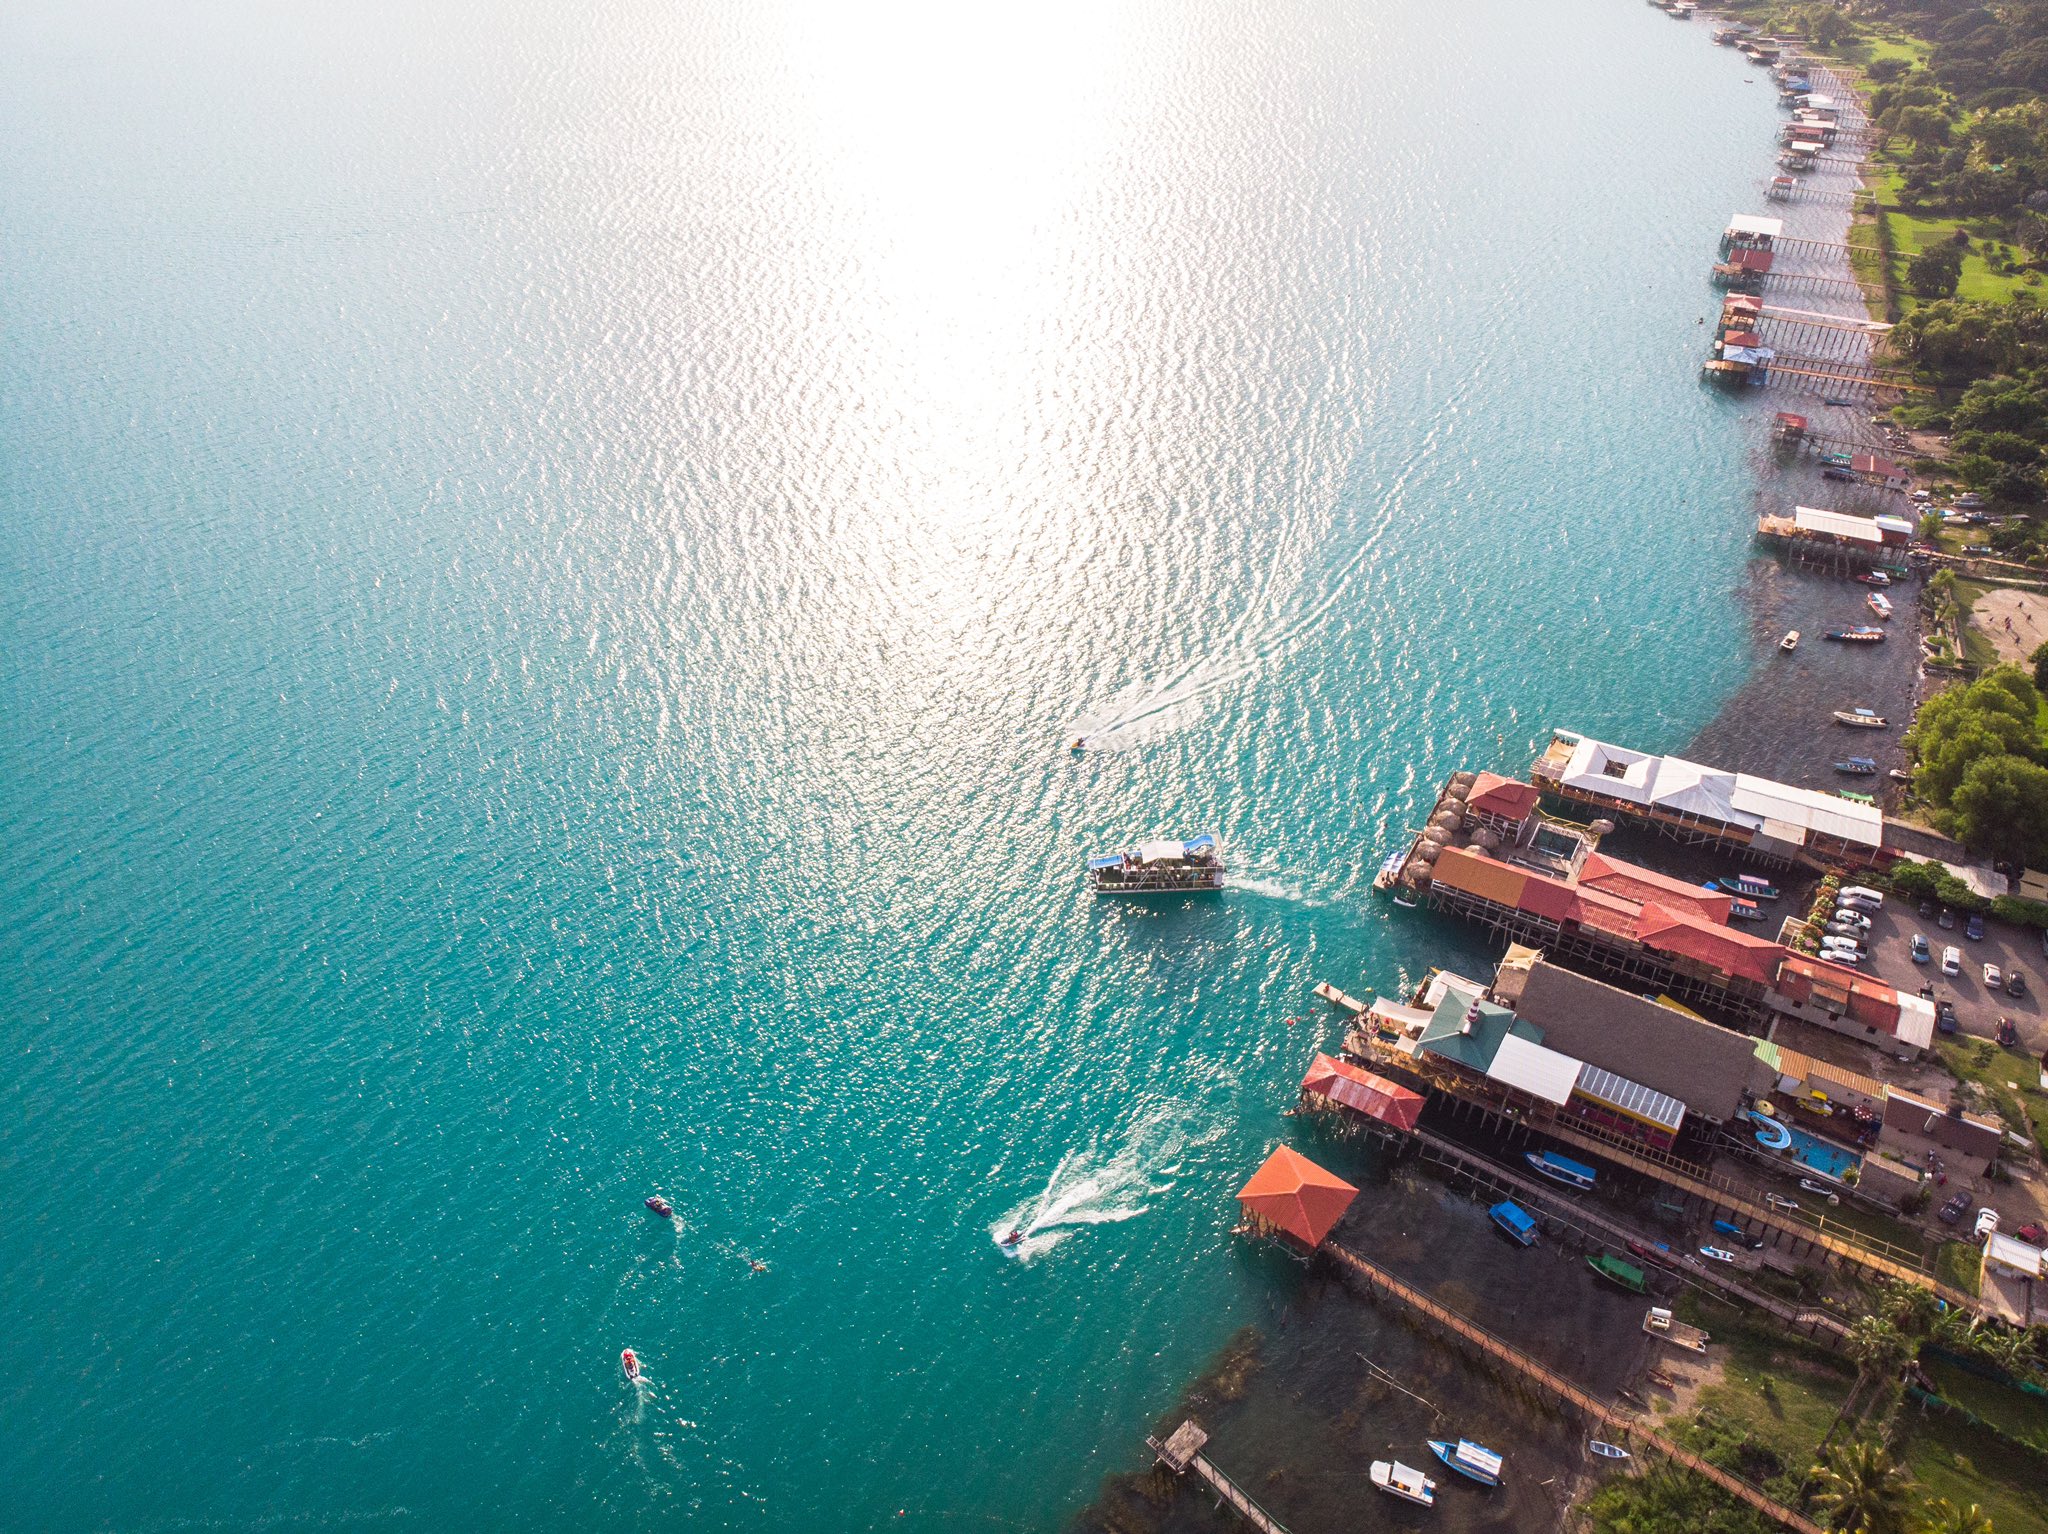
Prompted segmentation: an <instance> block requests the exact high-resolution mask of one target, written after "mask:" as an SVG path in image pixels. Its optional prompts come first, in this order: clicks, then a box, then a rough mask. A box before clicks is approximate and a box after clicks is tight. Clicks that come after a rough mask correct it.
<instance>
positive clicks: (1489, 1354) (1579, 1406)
mask: <svg viewBox="0 0 2048 1534" xmlns="http://www.w3.org/2000/svg"><path fill="white" fill-rule="evenodd" d="M1323 1250H1324V1251H1326V1252H1328V1253H1329V1254H1330V1256H1331V1257H1332V1258H1334V1259H1335V1260H1336V1261H1337V1262H1338V1263H1340V1264H1341V1265H1342V1266H1344V1267H1345V1268H1347V1269H1348V1270H1350V1271H1351V1272H1352V1273H1354V1274H1356V1275H1357V1276H1358V1277H1359V1278H1360V1279H1362V1280H1364V1282H1365V1285H1366V1288H1367V1289H1368V1291H1369V1292H1371V1293H1372V1294H1375V1295H1381V1294H1384V1295H1387V1296H1390V1297H1391V1298H1393V1299H1396V1300H1399V1301H1401V1302H1402V1303H1403V1304H1405V1305H1407V1306H1408V1307H1409V1308H1410V1309H1412V1310H1414V1311H1415V1312H1417V1313H1418V1314H1419V1315H1420V1316H1422V1317H1423V1319H1424V1320H1425V1321H1427V1322H1428V1323H1430V1324H1431V1325H1432V1326H1433V1327H1435V1328H1436V1329H1437V1330H1438V1331H1439V1332H1442V1333H1444V1334H1446V1335H1448V1336H1452V1337H1456V1338H1458V1339H1459V1340H1460V1341H1462V1342H1464V1343H1465V1344H1466V1345H1467V1346H1469V1347H1471V1348H1473V1349H1474V1350H1476V1351H1477V1352H1478V1353H1479V1354H1480V1356H1481V1357H1482V1358H1484V1359H1487V1360H1489V1361H1491V1362H1493V1363H1495V1364H1498V1365H1500V1366H1502V1367H1504V1368H1506V1369H1508V1370H1511V1371H1512V1372H1514V1373H1515V1374H1517V1375H1519V1376H1521V1377H1522V1378H1523V1379H1525V1380H1527V1381H1529V1382H1530V1383H1531V1384H1533V1385H1535V1386H1537V1387H1538V1388H1539V1389H1541V1390H1543V1391H1544V1392H1545V1393H1547V1394H1549V1395H1551V1396H1554V1397H1556V1398H1557V1399H1558V1400H1560V1401H1562V1402H1563V1403H1564V1404H1565V1405H1567V1406H1569V1407H1571V1408H1573V1409H1574V1410H1576V1411H1578V1412H1580V1413H1581V1414H1582V1415H1584V1416H1585V1417H1587V1418H1589V1419H1590V1420H1592V1421H1593V1422H1596V1423H1598V1424H1600V1425H1601V1426H1603V1427H1605V1428H1607V1429H1609V1430H1610V1431H1612V1432H1613V1433H1614V1434H1615V1435H1616V1436H1617V1437H1620V1438H1624V1439H1633V1440H1634V1441H1635V1442H1637V1443H1639V1444H1641V1445H1643V1446H1645V1447H1647V1448H1650V1449H1653V1450H1655V1451H1656V1452H1657V1453H1659V1454H1661V1455H1663V1456H1664V1457H1665V1458H1666V1459H1668V1460H1670V1461H1671V1462H1672V1463H1673V1464H1676V1465H1682V1466H1684V1467H1685V1468H1686V1469H1687V1470H1690V1471H1692V1472H1693V1473H1694V1474H1695V1475H1699V1476H1704V1477H1705V1478H1706V1479H1707V1480H1709V1481H1712V1482H1713V1483H1714V1484H1715V1485H1716V1486H1718V1487H1720V1488H1721V1489H1722V1490H1723V1491H1725V1492H1727V1493H1728V1494H1729V1495H1730V1496H1732V1497H1735V1498H1737V1499H1738V1500H1740V1501H1742V1502H1744V1503H1746V1504H1748V1505H1749V1506H1750V1507H1753V1508H1755V1509H1756V1510H1757V1511H1758V1512H1760V1513H1762V1514H1763V1515H1764V1516H1765V1517H1767V1518H1769V1519H1770V1520H1771V1521H1772V1522H1774V1523H1776V1524H1778V1525H1779V1526H1781V1527H1783V1528H1787V1529H1792V1530H1794V1531H1796V1534H1825V1531H1823V1530H1822V1528H1821V1527H1820V1525H1819V1524H1817V1523H1814V1522H1813V1521H1812V1520H1810V1519H1808V1518H1804V1517H1801V1516H1800V1515H1799V1514H1798V1513H1795V1512H1794V1511H1793V1510H1792V1509H1791V1508H1789V1507H1786V1506H1785V1505H1784V1504H1783V1503H1780V1502H1775V1501H1773V1500H1772V1499H1771V1498H1769V1497H1767V1496H1765V1495H1764V1494H1763V1493H1762V1492H1761V1491H1758V1490H1757V1489H1756V1487H1754V1486H1752V1485H1750V1484H1749V1482H1747V1481H1745V1480H1743V1479H1741V1478H1740V1477H1739V1476H1733V1475H1730V1474H1729V1473H1728V1472H1727V1471H1725V1470H1723V1469H1722V1468H1721V1467H1720V1466H1719V1465H1714V1464H1710V1463H1708V1462H1707V1461H1706V1460H1704V1459H1702V1458H1700V1457H1699V1455H1697V1454H1694V1453H1693V1452H1692V1451H1691V1450H1690V1449H1685V1448H1681V1447H1680V1446H1679V1445H1678V1444H1675V1443H1673V1442H1672V1441H1671V1440H1670V1439H1668V1438H1666V1437H1665V1436H1664V1435H1663V1434H1662V1433H1659V1432H1657V1431H1656V1430H1655V1429H1654V1428H1652V1427H1650V1426H1648V1425H1647V1424H1645V1423H1643V1422H1642V1421H1640V1420H1639V1419H1637V1418H1635V1417H1632V1416H1629V1415H1627V1414H1625V1413H1623V1412H1620V1411H1617V1410H1616V1409H1615V1408H1614V1407H1612V1406H1609V1405H1608V1404H1607V1403H1606V1402H1605V1401H1599V1400H1595V1399H1594V1398H1593V1397H1592V1396H1590V1395H1588V1394H1587V1393H1586V1392H1585V1391H1583V1390H1581V1389H1579V1387H1578V1386H1576V1385H1574V1384H1573V1383H1572V1382H1571V1381H1570V1380H1568V1379H1566V1378H1565V1377H1564V1376H1563V1375H1561V1374H1559V1373H1557V1372H1556V1371H1555V1370H1553V1369H1549V1368H1547V1367H1545V1366H1544V1365H1543V1364H1540V1363H1538V1362H1537V1361H1536V1360H1535V1359H1533V1358H1531V1357H1530V1356H1529V1355H1528V1354H1527V1353H1524V1352H1522V1351H1521V1350H1520V1349H1519V1348H1514V1347H1510V1346H1509V1345H1508V1344H1507V1343H1505V1342H1502V1341H1501V1340H1500V1339H1499V1338H1498V1337H1495V1336H1494V1335H1493V1334H1492V1333H1491V1332H1488V1331H1487V1330H1485V1329H1484V1328H1483V1327H1480V1326H1478V1325H1476V1324H1475V1323H1473V1322H1471V1321H1468V1320H1466V1319H1465V1318H1464V1317H1463V1316H1461V1315H1459V1314H1458V1313H1457V1312H1456V1311H1453V1310H1449V1309H1446V1308H1445V1307H1444V1306H1442V1305H1439V1304H1438V1303H1437V1302H1436V1301H1435V1300H1432V1299H1431V1298H1430V1297H1429V1296H1428V1295H1426V1294H1424V1293H1422V1292H1421V1291H1420V1290H1419V1289H1414V1288H1411V1287H1410V1286H1409V1285H1407V1284H1404V1283H1402V1282H1401V1280H1400V1279H1398V1278H1396V1277H1394V1275H1393V1274H1391V1273H1389V1272H1387V1271H1386V1269H1384V1268H1382V1267H1380V1266H1378V1265H1377V1264H1376V1263H1373V1262H1370V1261H1368V1260H1367V1259H1366V1258H1363V1257H1360V1256H1359V1255H1358V1254H1357V1253H1355V1252H1348V1251H1346V1250H1344V1248H1342V1247H1340V1246H1335V1245H1329V1244H1325V1246H1324V1247H1323Z"/></svg>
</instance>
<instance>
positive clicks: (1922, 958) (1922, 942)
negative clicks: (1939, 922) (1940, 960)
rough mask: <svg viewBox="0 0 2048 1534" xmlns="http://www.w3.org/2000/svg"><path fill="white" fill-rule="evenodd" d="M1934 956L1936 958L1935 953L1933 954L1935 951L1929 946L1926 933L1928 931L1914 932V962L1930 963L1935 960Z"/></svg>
mask: <svg viewBox="0 0 2048 1534" xmlns="http://www.w3.org/2000/svg"><path fill="white" fill-rule="evenodd" d="M1933 958H1934V954H1933V951H1932V950H1930V949H1929V948H1928V946H1927V934H1926V933H1924V932H1916V933H1914V934H1913V962H1914V963H1915V964H1927V963H1930V962H1932V961H1933Z"/></svg>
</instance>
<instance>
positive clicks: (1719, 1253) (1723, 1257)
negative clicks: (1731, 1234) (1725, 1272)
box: [1700, 1246, 1735, 1262]
mask: <svg viewBox="0 0 2048 1534" xmlns="http://www.w3.org/2000/svg"><path fill="white" fill-rule="evenodd" d="M1700 1255H1701V1256H1702V1257H1704V1258H1706V1259H1707V1261H1709V1262H1733V1261H1734V1260H1735V1254H1734V1253H1733V1252H1729V1251H1723V1250H1722V1249H1721V1248H1720V1247H1718V1246H1703V1247H1701V1248H1700Z"/></svg>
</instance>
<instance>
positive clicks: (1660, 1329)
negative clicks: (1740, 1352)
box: [1643, 1305, 1714, 1353]
mask: <svg viewBox="0 0 2048 1534" xmlns="http://www.w3.org/2000/svg"><path fill="white" fill-rule="evenodd" d="M1643 1330H1644V1331H1646V1332H1648V1333H1649V1334H1650V1335H1651V1336H1652V1337H1662V1338H1663V1339H1664V1340H1665V1341H1666V1342H1668V1343H1671V1344H1672V1345H1673V1346H1675V1347H1681V1348H1687V1349H1690V1350H1691V1351H1692V1352H1695V1353H1704V1352H1706V1350H1707V1344H1708V1343H1709V1342H1712V1341H1713V1340H1714V1339H1713V1338H1712V1337H1710V1336H1708V1335H1707V1334H1706V1333H1705V1332H1703V1331H1701V1330H1700V1329H1699V1328H1698V1327H1697V1326H1688V1325H1686V1324H1685V1323H1684V1322H1683V1321H1681V1320H1679V1319H1678V1318H1677V1317H1676V1316H1674V1315H1672V1313H1671V1312H1670V1311H1668V1310H1666V1309H1665V1308H1664V1307H1663V1306H1661V1305H1652V1306H1651V1307H1650V1313H1649V1314H1648V1315H1646V1316H1644V1317H1643Z"/></svg>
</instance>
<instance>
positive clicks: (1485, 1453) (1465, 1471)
mask: <svg viewBox="0 0 2048 1534" xmlns="http://www.w3.org/2000/svg"><path fill="white" fill-rule="evenodd" d="M1429 1452H1430V1453H1432V1454H1434V1455H1435V1456H1436V1457H1437V1458H1438V1459H1440V1460H1442V1461H1443V1462H1444V1463H1445V1464H1446V1465H1449V1466H1450V1467H1451V1468H1452V1469H1453V1470H1455V1471H1457V1472H1458V1474H1460V1475H1462V1476H1469V1477H1470V1478H1471V1479H1473V1480H1475V1481H1477V1482H1478V1483H1479V1484H1480V1485H1481V1486H1498V1485H1500V1456H1499V1455H1498V1454H1496V1453H1494V1452H1493V1450H1491V1449H1489V1448H1487V1447H1486V1446H1485V1445H1484V1444H1476V1443H1474V1442H1473V1441H1472V1440H1471V1439H1469V1438H1460V1439H1459V1440H1458V1441H1457V1442H1456V1443H1452V1442H1451V1441H1450V1440H1449V1439H1448V1438H1432V1439H1430V1440H1429Z"/></svg>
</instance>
